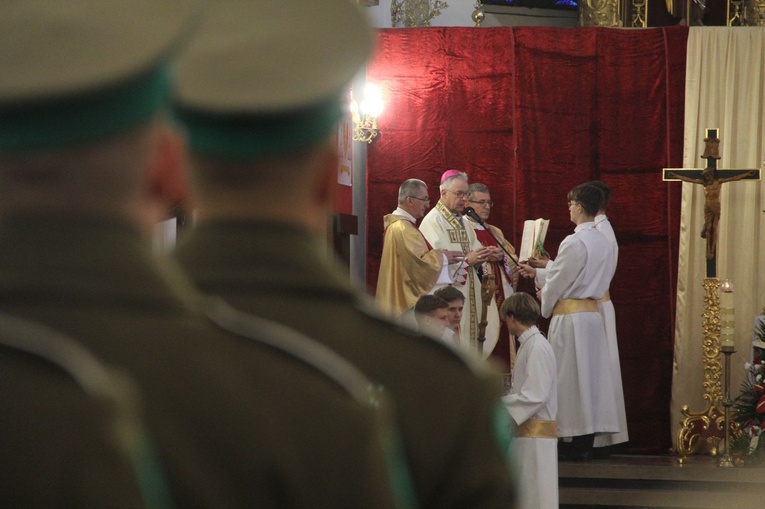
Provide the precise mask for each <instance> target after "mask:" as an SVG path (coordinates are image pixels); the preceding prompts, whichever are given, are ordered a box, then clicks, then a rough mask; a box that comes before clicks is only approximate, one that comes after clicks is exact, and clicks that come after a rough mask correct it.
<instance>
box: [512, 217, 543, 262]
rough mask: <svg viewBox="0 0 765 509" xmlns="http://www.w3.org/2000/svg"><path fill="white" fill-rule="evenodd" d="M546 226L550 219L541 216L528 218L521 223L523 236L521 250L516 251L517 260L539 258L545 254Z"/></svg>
mask: <svg viewBox="0 0 765 509" xmlns="http://www.w3.org/2000/svg"><path fill="white" fill-rule="evenodd" d="M548 226H550V220H549V219H542V218H539V219H528V220H526V221H525V222H524V223H523V238H522V239H521V250H520V252H519V253H518V259H519V260H521V261H526V260H528V259H529V258H532V257H534V258H539V257H540V256H546V255H547V251H545V248H544V242H545V237H546V236H547V227H548Z"/></svg>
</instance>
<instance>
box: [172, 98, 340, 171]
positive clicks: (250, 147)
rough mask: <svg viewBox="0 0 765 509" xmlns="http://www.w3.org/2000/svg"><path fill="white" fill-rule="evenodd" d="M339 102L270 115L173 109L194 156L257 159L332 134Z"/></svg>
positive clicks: (293, 148) (338, 110) (314, 141)
mask: <svg viewBox="0 0 765 509" xmlns="http://www.w3.org/2000/svg"><path fill="white" fill-rule="evenodd" d="M341 111H342V110H341V99H340V98H339V97H334V98H332V100H330V101H327V102H325V103H323V104H320V105H318V106H314V107H311V108H307V109H302V110H298V111H294V112H289V113H281V114H274V115H224V114H212V113H203V112H200V111H197V110H192V109H189V108H185V107H177V108H176V109H175V118H176V120H177V121H178V122H179V123H180V124H181V125H183V126H184V127H185V128H186V131H187V135H188V141H189V146H190V147H191V150H192V151H194V152H197V153H201V154H205V155H210V156H215V157H222V158H227V159H249V160H252V159H261V158H264V157H267V156H269V155H272V154H277V153H283V152H289V151H292V150H297V149H300V148H303V147H307V146H310V145H312V144H314V143H316V142H317V141H319V140H320V139H322V138H325V137H327V136H329V135H330V133H332V130H333V129H334V126H335V124H336V123H337V121H338V119H339V118H340V116H341Z"/></svg>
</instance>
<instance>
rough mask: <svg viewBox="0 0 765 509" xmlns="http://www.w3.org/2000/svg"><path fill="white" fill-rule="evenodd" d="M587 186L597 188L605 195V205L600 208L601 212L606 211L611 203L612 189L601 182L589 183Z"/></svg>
mask: <svg viewBox="0 0 765 509" xmlns="http://www.w3.org/2000/svg"><path fill="white" fill-rule="evenodd" d="M587 184H588V185H591V186H593V187H597V188H598V189H600V191H601V192H602V193H603V205H602V206H601V207H600V210H606V207H608V203H609V202H610V201H611V189H610V188H609V187H608V186H607V185H606V184H604V183H603V182H601V181H600V180H593V181H591V182H587Z"/></svg>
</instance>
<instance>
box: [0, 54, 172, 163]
mask: <svg viewBox="0 0 765 509" xmlns="http://www.w3.org/2000/svg"><path fill="white" fill-rule="evenodd" d="M170 81H171V80H170V72H169V69H168V67H167V66H166V65H161V66H159V67H156V68H153V69H152V70H151V71H149V72H146V73H144V74H142V75H140V76H139V77H137V78H134V79H131V80H130V81H128V82H122V83H120V84H119V85H115V86H112V87H109V88H106V89H102V90H98V91H94V92H90V93H87V94H80V95H77V96H72V97H67V98H58V99H49V100H43V101H34V102H29V103H25V104H22V105H14V104H8V105H3V104H0V152H6V153H12V152H24V151H31V150H45V149H55V148H61V147H66V146H70V145H74V144H77V143H80V142H85V141H88V140H91V139H94V138H99V137H103V136H106V135H109V134H114V133H117V132H120V131H125V130H128V129H130V128H133V127H136V126H138V125H140V124H141V123H142V122H145V121H147V120H148V119H149V118H151V117H152V115H153V114H154V113H156V112H157V111H158V110H159V109H160V108H162V107H164V106H165V105H166V103H167V100H168V96H169V91H170Z"/></svg>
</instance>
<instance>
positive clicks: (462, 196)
mask: <svg viewBox="0 0 765 509" xmlns="http://www.w3.org/2000/svg"><path fill="white" fill-rule="evenodd" d="M444 191H446V192H447V193H452V194H453V195H454V196H456V197H457V198H459V199H462V198H464V197H465V196H467V191H457V192H456V193H455V192H454V191H450V190H448V189H444Z"/></svg>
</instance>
